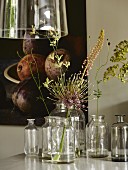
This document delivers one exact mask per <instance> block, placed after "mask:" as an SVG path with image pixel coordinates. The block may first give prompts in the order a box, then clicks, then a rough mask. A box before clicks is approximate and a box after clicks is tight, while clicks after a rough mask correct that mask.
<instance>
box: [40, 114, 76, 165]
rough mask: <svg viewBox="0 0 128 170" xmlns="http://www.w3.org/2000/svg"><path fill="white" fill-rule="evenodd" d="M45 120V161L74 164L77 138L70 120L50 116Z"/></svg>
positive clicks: (43, 145) (43, 144)
mask: <svg viewBox="0 0 128 170" xmlns="http://www.w3.org/2000/svg"><path fill="white" fill-rule="evenodd" d="M45 120H46V123H45V124H44V125H43V137H42V159H43V161H50V162H52V163H70V162H74V160H75V136H74V128H73V127H72V123H71V120H70V118H64V117H57V116H56V117H54V116H48V117H46V118H45ZM48 142H49V144H48Z"/></svg>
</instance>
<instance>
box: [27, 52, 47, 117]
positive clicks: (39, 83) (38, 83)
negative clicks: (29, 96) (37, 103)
mask: <svg viewBox="0 0 128 170" xmlns="http://www.w3.org/2000/svg"><path fill="white" fill-rule="evenodd" d="M31 55H32V57H33V54H31ZM33 60H34V62H35V65H36V70H37V78H38V82H37V80H36V78H35V77H34V75H33V72H32V67H31V63H29V62H28V61H27V62H28V65H29V69H30V72H31V76H32V78H33V80H34V82H35V84H36V86H37V88H38V90H39V93H40V99H41V100H42V101H43V103H44V106H45V108H46V111H47V113H48V115H49V114H50V113H49V110H48V107H47V105H46V103H45V100H44V96H43V94H42V91H41V82H40V76H39V71H38V67H37V63H36V60H35V59H34V57H33Z"/></svg>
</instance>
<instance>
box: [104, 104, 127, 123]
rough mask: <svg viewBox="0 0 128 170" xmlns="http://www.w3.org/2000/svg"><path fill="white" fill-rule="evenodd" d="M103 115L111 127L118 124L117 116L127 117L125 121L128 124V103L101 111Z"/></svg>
mask: <svg viewBox="0 0 128 170" xmlns="http://www.w3.org/2000/svg"><path fill="white" fill-rule="evenodd" d="M101 113H103V114H104V115H105V119H106V122H108V124H109V125H110V126H111V125H112V124H113V123H115V122H116V117H115V115H117V114H119V115H125V118H124V119H125V121H126V122H128V101H125V102H122V103H119V104H117V105H113V106H111V107H106V108H104V109H102V110H101Z"/></svg>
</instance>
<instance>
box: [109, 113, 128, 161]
mask: <svg viewBox="0 0 128 170" xmlns="http://www.w3.org/2000/svg"><path fill="white" fill-rule="evenodd" d="M115 116H116V117H117V122H116V123H114V124H113V125H112V126H111V157H112V161H116V162H126V161H128V123H126V122H124V116H125V115H115Z"/></svg>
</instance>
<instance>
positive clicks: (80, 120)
mask: <svg viewBox="0 0 128 170" xmlns="http://www.w3.org/2000/svg"><path fill="white" fill-rule="evenodd" d="M66 114H67V108H66V106H65V105H64V103H62V102H57V103H56V107H55V109H54V110H52V112H51V114H50V115H51V116H60V117H66ZM70 117H71V120H72V126H73V127H74V129H75V153H76V157H79V156H85V155H86V146H85V141H86V140H85V137H86V133H85V115H84V112H83V111H82V110H80V109H77V108H75V106H71V108H70Z"/></svg>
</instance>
